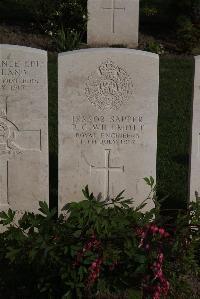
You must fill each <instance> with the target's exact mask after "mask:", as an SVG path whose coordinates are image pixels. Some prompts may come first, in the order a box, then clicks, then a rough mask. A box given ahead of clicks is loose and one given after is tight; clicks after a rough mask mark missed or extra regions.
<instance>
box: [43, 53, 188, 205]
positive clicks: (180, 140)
mask: <svg viewBox="0 0 200 299" xmlns="http://www.w3.org/2000/svg"><path fill="white" fill-rule="evenodd" d="M193 71H194V70H193V59H192V58H190V57H183V56H182V57H180V56H179V57H177V56H176V57H175V56H171V57H161V60H160V95H159V118H158V153H157V184H158V194H159V197H160V198H162V197H163V196H166V195H167V196H168V198H167V200H166V202H165V205H164V206H165V208H183V207H185V206H186V202H187V198H188V186H189V183H188V168H189V148H190V128H191V108H192V89H193ZM57 123H58V115H57V58H56V56H55V55H53V54H50V55H49V139H50V195H51V197H50V201H51V206H53V205H54V206H56V205H57V181H58V177H57V169H58V165H57V157H58V147H57V144H58V131H57Z"/></svg>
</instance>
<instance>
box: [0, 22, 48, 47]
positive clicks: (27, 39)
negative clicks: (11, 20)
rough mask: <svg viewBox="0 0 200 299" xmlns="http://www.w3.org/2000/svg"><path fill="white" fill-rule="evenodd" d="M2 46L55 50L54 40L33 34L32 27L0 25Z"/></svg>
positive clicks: (0, 42)
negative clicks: (10, 45)
mask: <svg viewBox="0 0 200 299" xmlns="http://www.w3.org/2000/svg"><path fill="white" fill-rule="evenodd" d="M0 44H12V45H19V46H26V47H32V48H39V49H43V50H49V51H52V50H54V47H53V43H52V39H51V38H50V37H49V36H46V35H44V34H41V33H37V32H36V33H35V32H34V33H33V30H32V28H31V27H29V28H25V27H22V26H10V25H2V24H1V25H0Z"/></svg>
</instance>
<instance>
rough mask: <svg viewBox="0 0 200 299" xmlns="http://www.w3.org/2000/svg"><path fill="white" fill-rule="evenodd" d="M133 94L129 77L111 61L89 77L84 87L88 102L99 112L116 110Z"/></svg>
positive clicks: (107, 61) (104, 63)
mask: <svg viewBox="0 0 200 299" xmlns="http://www.w3.org/2000/svg"><path fill="white" fill-rule="evenodd" d="M133 93H134V85H133V82H132V79H131V77H130V76H129V75H128V73H127V72H126V71H125V70H124V69H123V68H121V67H119V66H118V65H117V64H115V63H114V62H113V61H112V60H111V59H107V60H106V61H105V62H103V63H102V64H101V65H100V66H99V67H98V69H97V70H96V72H94V73H92V74H91V75H90V76H89V78H88V80H87V82H86V87H85V94H86V96H87V98H88V100H89V102H90V103H91V104H93V105H94V106H95V107H96V108H97V109H98V110H100V111H109V110H118V109H119V108H120V107H121V106H122V105H123V104H125V103H126V102H128V100H129V99H130V97H131V96H132V95H133Z"/></svg>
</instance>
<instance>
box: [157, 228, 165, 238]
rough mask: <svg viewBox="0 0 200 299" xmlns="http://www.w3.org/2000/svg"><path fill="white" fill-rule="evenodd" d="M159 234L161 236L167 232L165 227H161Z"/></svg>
mask: <svg viewBox="0 0 200 299" xmlns="http://www.w3.org/2000/svg"><path fill="white" fill-rule="evenodd" d="M158 231H159V234H160V235H161V236H163V235H164V234H165V230H164V228H159V230H158Z"/></svg>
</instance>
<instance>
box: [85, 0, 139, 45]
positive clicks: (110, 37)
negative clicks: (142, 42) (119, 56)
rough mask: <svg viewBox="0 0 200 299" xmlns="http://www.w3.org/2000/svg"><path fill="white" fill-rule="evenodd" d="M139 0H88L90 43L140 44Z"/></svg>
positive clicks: (88, 37)
mask: <svg viewBox="0 0 200 299" xmlns="http://www.w3.org/2000/svg"><path fill="white" fill-rule="evenodd" d="M138 27H139V0H88V28H87V40H88V45H90V46H93V47H98V46H112V45H123V46H127V47H129V48H135V47H137V46H138V30H139V29H138Z"/></svg>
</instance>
